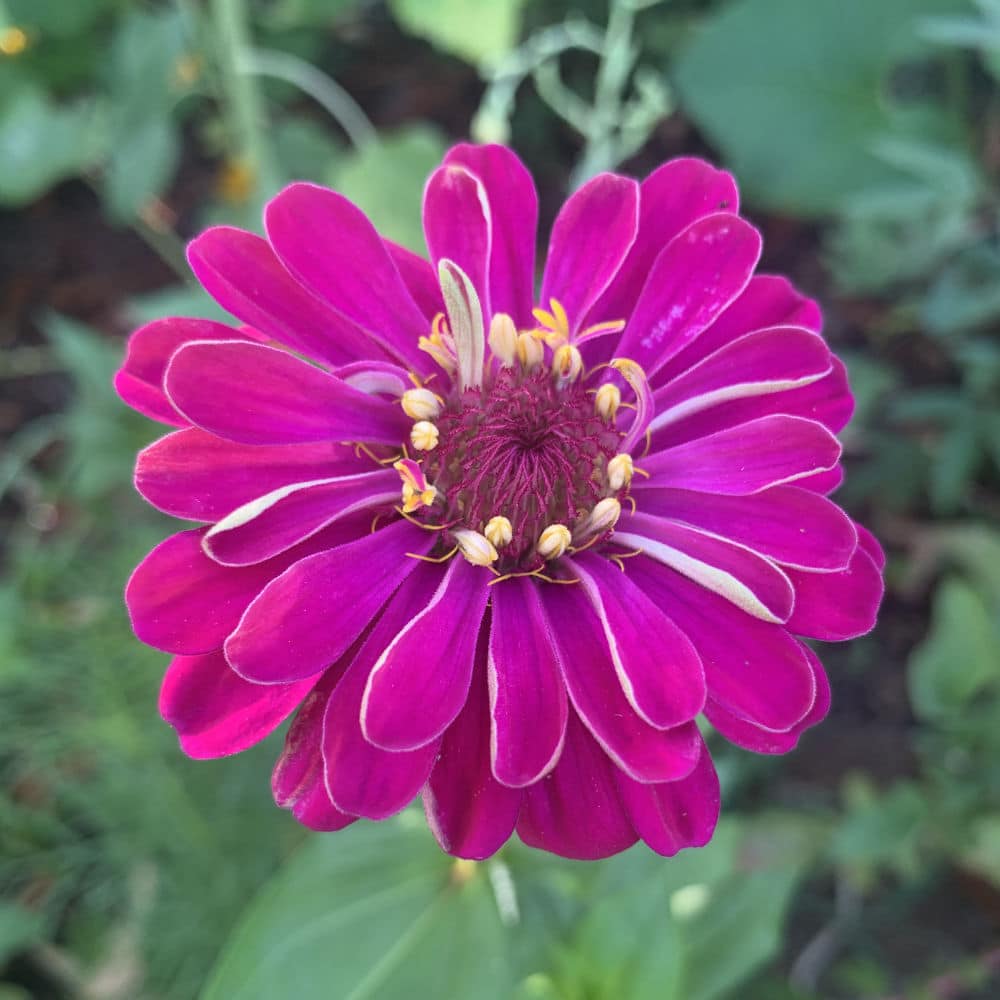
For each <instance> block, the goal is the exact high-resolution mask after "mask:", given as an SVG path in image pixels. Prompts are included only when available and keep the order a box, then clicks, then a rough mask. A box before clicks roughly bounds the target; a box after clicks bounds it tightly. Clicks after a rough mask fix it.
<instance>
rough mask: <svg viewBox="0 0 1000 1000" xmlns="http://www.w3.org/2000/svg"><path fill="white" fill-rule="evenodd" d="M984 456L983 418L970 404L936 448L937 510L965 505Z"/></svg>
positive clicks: (933, 489)
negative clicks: (981, 418)
mask: <svg viewBox="0 0 1000 1000" xmlns="http://www.w3.org/2000/svg"><path fill="white" fill-rule="evenodd" d="M982 457H983V453H982V449H981V448H980V435H979V417H978V415H977V413H976V411H975V410H974V409H973V408H972V407H969V406H966V407H965V408H964V409H963V410H962V413H961V419H960V420H959V421H958V422H957V423H956V424H955V425H954V426H953V427H950V428H949V429H948V431H947V433H946V434H945V435H944V436H943V437H942V438H941V440H940V441H939V442H938V444H937V446H936V447H935V449H934V461H932V462H931V464H930V484H929V486H930V490H929V493H930V501H931V509H932V510H933V511H934V512H935V513H937V514H953V513H954V512H955V511H957V510H958V509H959V508H960V507H961V505H962V501H963V500H965V499H966V497H967V495H968V491H969V486H970V485H971V483H972V481H973V479H974V478H975V475H976V472H977V471H978V469H979V466H980V464H981V461H982Z"/></svg>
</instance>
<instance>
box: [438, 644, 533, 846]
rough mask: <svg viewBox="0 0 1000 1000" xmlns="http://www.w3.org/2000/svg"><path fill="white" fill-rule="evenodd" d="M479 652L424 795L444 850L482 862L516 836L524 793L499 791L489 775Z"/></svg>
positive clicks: (484, 685) (487, 712)
mask: <svg viewBox="0 0 1000 1000" xmlns="http://www.w3.org/2000/svg"><path fill="white" fill-rule="evenodd" d="M482 645H483V644H481V649H480V655H479V656H478V657H477V661H478V662H477V665H476V669H475V672H474V674H473V677H472V685H471V687H470V689H469V697H468V699H467V700H466V702H465V707H464V708H463V709H462V711H461V712H460V713H459V714H458V717H457V718H456V719H455V721H454V722H453V723H452V724H451V725H450V726H449V727H448V731H447V732H446V733H445V734H444V740H443V741H442V743H441V755H440V757H439V758H438V761H437V763H436V764H435V765H434V770H433V771H432V772H431V777H430V781H428V783H427V787H426V788H425V789H424V812H425V813H426V815H427V824H428V826H430V828H431V830H432V831H433V832H434V836H435V837H437V841H438V843H439V844H440V845H441V849H442V850H444V851H447V852H448V853H449V854H454V855H456V856H457V857H460V858H471V859H473V860H475V861H479V860H481V859H483V858H488V857H489V856H490V855H491V854H495V853H496V852H497V851H498V850H499V849H500V848H501V847H502V846H503V845H504V844H505V843H506V841H507V838H508V837H509V836H510V835H511V834H512V833H513V832H514V824H515V823H516V822H517V814H518V810H519V809H520V807H521V798H522V795H523V793H522V791H521V790H520V789H518V788H508V787H506V786H505V785H501V784H500V783H499V782H498V781H497V780H496V778H494V777H493V773H492V771H491V769H490V707H489V700H488V697H487V691H486V688H487V681H486V667H485V663H484V660H485V658H486V657H485V650H483V649H482Z"/></svg>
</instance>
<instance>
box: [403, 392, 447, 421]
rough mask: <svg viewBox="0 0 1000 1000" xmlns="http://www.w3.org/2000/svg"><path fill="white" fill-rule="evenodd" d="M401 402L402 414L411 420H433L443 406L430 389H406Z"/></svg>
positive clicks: (438, 397)
mask: <svg viewBox="0 0 1000 1000" xmlns="http://www.w3.org/2000/svg"><path fill="white" fill-rule="evenodd" d="M401 402H402V404H403V412H404V413H405V414H406V415H407V416H408V417H409V418H410V419H411V420H433V419H434V418H435V417H437V416H438V414H440V412H441V407H442V406H443V405H444V404H443V400H442V399H441V397H440V396H439V395H438V394H437V393H435V392H431V391H430V389H407V390H406V392H404V393H403V396H402V400H401Z"/></svg>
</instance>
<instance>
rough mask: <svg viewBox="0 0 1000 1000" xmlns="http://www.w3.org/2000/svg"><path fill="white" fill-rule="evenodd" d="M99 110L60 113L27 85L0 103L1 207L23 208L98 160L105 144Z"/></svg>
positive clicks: (80, 107) (87, 108)
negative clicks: (102, 141)
mask: <svg viewBox="0 0 1000 1000" xmlns="http://www.w3.org/2000/svg"><path fill="white" fill-rule="evenodd" d="M101 132H102V130H101V127H100V121H99V120H98V115H97V109H96V108H95V107H94V106H93V105H90V104H77V105H73V106H67V107H60V106H58V105H56V104H53V103H52V101H50V100H49V98H48V97H47V96H46V95H45V93H44V92H43V91H42V90H40V89H39V88H37V87H35V86H34V85H30V84H25V85H23V86H20V87H18V88H17V89H16V90H15V91H14V93H12V94H8V95H6V98H5V99H3V100H2V103H0V164H2V165H3V166H2V169H0V204H8V205H24V204H27V203H28V202H30V201H33V200H34V199H35V198H37V197H39V196H40V195H42V194H44V193H45V191H47V190H48V188H50V187H51V186H52V185H53V184H56V183H58V182H59V181H61V180H64V179H65V178H67V177H72V176H73V175H74V174H77V173H80V172H81V171H82V170H84V169H85V168H86V167H88V166H89V165H90V164H91V163H92V162H93V160H94V157H95V153H96V152H97V149H98V148H99V146H100V142H101Z"/></svg>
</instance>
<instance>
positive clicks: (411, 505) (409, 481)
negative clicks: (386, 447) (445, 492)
mask: <svg viewBox="0 0 1000 1000" xmlns="http://www.w3.org/2000/svg"><path fill="white" fill-rule="evenodd" d="M392 467H393V468H394V469H395V470H396V471H397V472H398V473H399V478H400V479H402V480H403V513H405V514H412V513H413V512H414V511H415V510H417V509H418V508H419V507H430V506H431V504H433V503H434V501H435V500H436V499H437V490H436V489H435V488H434V487H433V486H431V484H430V483H428V482H427V477H426V476H425V475H424V470H423V469H422V468H421V467H420V465H419V463H417V462H414V461H413V459H412V458H402V459H400V460H399V461H398V462H395V463H394V464H393V466H392Z"/></svg>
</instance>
